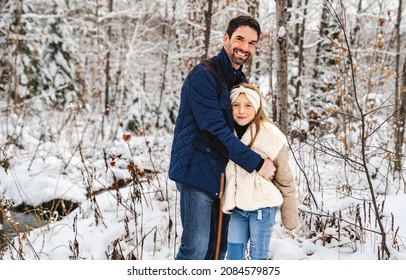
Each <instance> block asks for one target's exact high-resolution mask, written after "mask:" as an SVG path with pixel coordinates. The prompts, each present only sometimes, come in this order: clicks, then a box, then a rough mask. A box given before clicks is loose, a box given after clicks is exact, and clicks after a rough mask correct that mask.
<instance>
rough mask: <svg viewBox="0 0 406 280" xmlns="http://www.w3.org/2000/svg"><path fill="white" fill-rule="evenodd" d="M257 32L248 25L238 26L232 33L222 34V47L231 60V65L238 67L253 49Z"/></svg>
mask: <svg viewBox="0 0 406 280" xmlns="http://www.w3.org/2000/svg"><path fill="white" fill-rule="evenodd" d="M257 41H258V34H257V31H255V29H252V28H251V27H249V26H241V27H238V28H237V29H236V30H235V31H234V33H233V35H232V36H231V38H230V36H229V35H228V34H227V32H226V33H225V34H224V49H225V50H226V52H227V55H228V57H229V58H230V60H231V66H232V67H233V68H234V69H238V68H239V67H240V66H241V65H243V64H244V63H245V62H246V61H247V60H248V58H249V57H250V56H251V55H252V53H253V52H254V50H255V47H256V45H257Z"/></svg>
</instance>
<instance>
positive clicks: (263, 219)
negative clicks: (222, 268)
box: [226, 207, 277, 260]
mask: <svg viewBox="0 0 406 280" xmlns="http://www.w3.org/2000/svg"><path fill="white" fill-rule="evenodd" d="M276 211H277V208H276V207H267V208H261V209H259V210H254V211H244V210H241V209H238V208H236V209H234V210H233V212H232V214H231V218H230V223H229V229H228V244H227V257H226V258H227V260H244V259H245V255H246V249H247V244H248V241H249V243H250V246H249V258H250V259H252V260H267V259H268V258H269V252H270V250H269V245H270V243H271V236H272V228H273V226H274V224H275V215H276Z"/></svg>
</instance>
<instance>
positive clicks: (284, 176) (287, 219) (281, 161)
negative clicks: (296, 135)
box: [273, 145, 299, 230]
mask: <svg viewBox="0 0 406 280" xmlns="http://www.w3.org/2000/svg"><path fill="white" fill-rule="evenodd" d="M274 164H275V166H276V173H275V178H274V180H273V183H274V184H275V185H276V187H277V188H278V189H279V190H280V192H281V193H282V196H283V203H282V205H281V217H282V224H283V226H284V227H285V228H287V229H290V230H292V229H295V228H296V227H297V226H298V225H299V214H298V210H297V201H296V182H295V179H294V176H293V174H292V170H291V168H290V166H289V150H288V147H287V146H286V145H284V146H283V147H282V149H281V150H280V151H279V153H278V155H277V157H276V159H275V160H274Z"/></svg>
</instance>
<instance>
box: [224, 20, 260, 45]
mask: <svg viewBox="0 0 406 280" xmlns="http://www.w3.org/2000/svg"><path fill="white" fill-rule="evenodd" d="M241 26H249V27H251V28H252V29H254V30H255V31H257V33H258V40H259V36H261V27H260V26H259V23H258V21H256V20H255V19H254V18H253V17H250V16H238V17H235V18H233V19H232V20H230V22H229V23H228V27H227V30H226V32H227V34H228V36H230V38H231V36H232V35H233V33H234V31H235V30H236V29H237V28H239V27H241Z"/></svg>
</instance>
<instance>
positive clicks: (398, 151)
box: [394, 0, 406, 172]
mask: <svg viewBox="0 0 406 280" xmlns="http://www.w3.org/2000/svg"><path fill="white" fill-rule="evenodd" d="M402 2H403V1H402V0H399V7H398V17H397V20H396V27H395V28H396V38H395V40H396V66H395V68H396V70H395V71H396V73H397V75H396V84H395V114H394V115H395V119H394V123H395V125H394V127H395V139H396V140H395V141H396V144H395V166H394V169H395V172H400V171H401V170H402V159H403V141H404V137H405V111H406V109H405V106H406V105H405V104H406V97H405V95H406V88H405V86H406V83H405V79H406V76H405V75H406V73H405V71H406V68H405V67H406V59H405V62H404V67H403V81H402V85H403V87H402V88H401V89H399V85H400V77H402V73H401V72H400V45H401V41H400V22H401V19H402Z"/></svg>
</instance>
